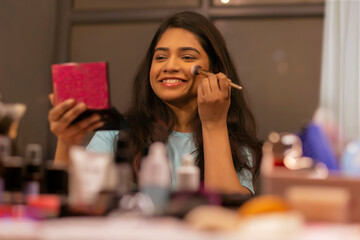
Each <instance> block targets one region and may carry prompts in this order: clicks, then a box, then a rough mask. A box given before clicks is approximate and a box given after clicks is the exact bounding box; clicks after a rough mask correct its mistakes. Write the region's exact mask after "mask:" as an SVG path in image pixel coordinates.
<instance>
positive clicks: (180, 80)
mask: <svg viewBox="0 0 360 240" xmlns="http://www.w3.org/2000/svg"><path fill="white" fill-rule="evenodd" d="M160 82H163V83H181V82H186V81H185V80H182V79H177V78H173V79H163V80H161V81H160Z"/></svg>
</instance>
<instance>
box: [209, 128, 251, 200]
mask: <svg viewBox="0 0 360 240" xmlns="http://www.w3.org/2000/svg"><path fill="white" fill-rule="evenodd" d="M202 132H203V140H204V166H205V170H204V175H205V187H206V188H209V189H214V190H216V191H220V192H224V193H234V192H238V193H245V194H250V191H249V190H248V189H247V188H246V187H244V186H242V185H241V183H240V181H239V179H238V176H237V174H236V171H235V168H234V164H233V159H232V155H231V148H230V142H229V134H228V129H227V126H226V124H224V125H222V126H212V127H206V126H203V128H202Z"/></svg>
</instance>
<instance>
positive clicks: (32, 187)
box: [25, 144, 42, 195]
mask: <svg viewBox="0 0 360 240" xmlns="http://www.w3.org/2000/svg"><path fill="white" fill-rule="evenodd" d="M41 151H42V149H41V146H40V144H28V145H27V146H26V150H25V178H26V180H25V194H26V195H37V194H39V193H40V180H41V175H42V174H41V162H42V158H41V155H42V154H41Z"/></svg>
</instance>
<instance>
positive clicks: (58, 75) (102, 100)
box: [51, 62, 126, 130]
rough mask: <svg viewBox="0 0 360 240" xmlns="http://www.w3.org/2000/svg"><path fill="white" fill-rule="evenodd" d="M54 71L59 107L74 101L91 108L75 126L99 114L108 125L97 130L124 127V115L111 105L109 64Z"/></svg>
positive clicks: (64, 66)
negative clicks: (60, 104) (69, 100)
mask: <svg viewBox="0 0 360 240" xmlns="http://www.w3.org/2000/svg"><path fill="white" fill-rule="evenodd" d="M51 71H52V82H53V92H54V100H55V105H57V104H59V103H61V102H63V101H65V100H67V99H70V98H72V99H75V101H76V102H84V103H85V104H86V106H87V110H86V111H85V112H84V113H83V114H81V115H80V116H79V117H78V118H77V119H75V120H74V122H73V123H76V122H78V121H80V120H82V119H84V118H86V117H89V116H90V115H92V114H93V113H98V114H100V116H101V118H102V119H101V120H102V121H104V122H105V124H104V126H103V127H101V128H99V129H97V130H117V129H119V128H120V127H121V126H122V125H124V124H122V123H123V122H124V120H123V118H122V116H121V114H120V113H119V112H118V111H117V110H116V109H115V108H114V107H112V106H111V103H110V91H109V79H108V64H107V63H106V62H89V63H73V62H71V63H62V64H53V65H52V66H51ZM125 125H126V124H125Z"/></svg>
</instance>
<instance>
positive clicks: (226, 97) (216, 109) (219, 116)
mask: <svg viewBox="0 0 360 240" xmlns="http://www.w3.org/2000/svg"><path fill="white" fill-rule="evenodd" d="M230 95H231V87H230V85H229V79H228V77H227V76H226V75H225V74H223V73H217V74H211V75H210V76H209V77H208V78H203V79H202V80H201V83H200V84H199V87H198V99H197V101H198V111H199V116H200V119H201V123H202V126H203V127H207V128H212V127H218V126H224V124H225V126H226V118H227V114H228V111H229V107H230Z"/></svg>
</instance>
